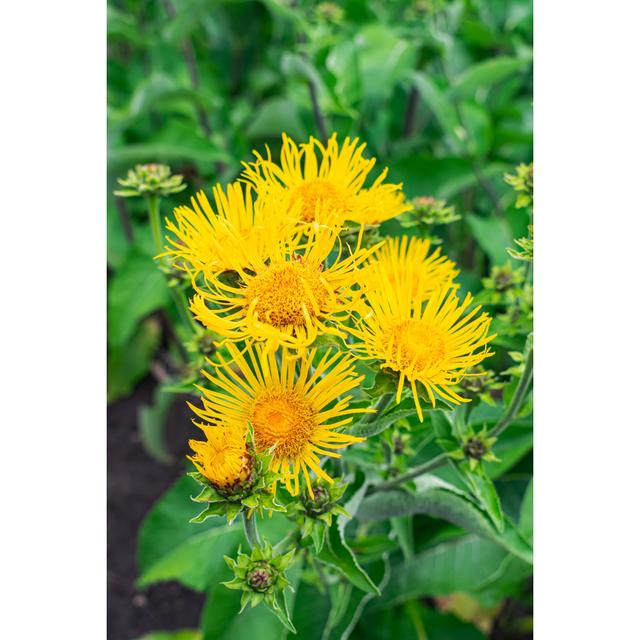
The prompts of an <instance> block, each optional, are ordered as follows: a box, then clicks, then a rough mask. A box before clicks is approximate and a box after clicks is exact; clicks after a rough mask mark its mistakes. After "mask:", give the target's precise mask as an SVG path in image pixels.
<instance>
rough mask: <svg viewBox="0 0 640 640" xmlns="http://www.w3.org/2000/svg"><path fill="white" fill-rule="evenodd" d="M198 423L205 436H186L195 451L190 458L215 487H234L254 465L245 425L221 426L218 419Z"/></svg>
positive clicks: (248, 475)
mask: <svg viewBox="0 0 640 640" xmlns="http://www.w3.org/2000/svg"><path fill="white" fill-rule="evenodd" d="M198 426H199V427H200V428H201V429H202V430H203V431H204V434H205V436H206V437H207V439H206V440H205V441H201V440H189V446H190V447H191V448H192V449H193V451H194V455H193V456H188V457H189V460H191V461H192V462H193V464H194V465H195V467H196V469H197V470H198V471H199V472H200V473H201V474H202V475H203V476H204V477H205V478H206V479H207V480H209V482H210V483H211V484H212V485H213V486H214V487H215V488H216V489H219V490H221V491H223V492H225V491H233V490H235V489H237V488H238V486H239V485H241V484H242V483H243V482H245V481H246V480H248V479H249V478H250V476H251V472H252V469H253V461H252V457H251V455H250V453H249V450H248V448H247V439H246V433H247V429H246V427H241V426H240V425H232V426H222V424H220V423H219V422H218V423H217V424H205V425H203V424H200V425H198Z"/></svg>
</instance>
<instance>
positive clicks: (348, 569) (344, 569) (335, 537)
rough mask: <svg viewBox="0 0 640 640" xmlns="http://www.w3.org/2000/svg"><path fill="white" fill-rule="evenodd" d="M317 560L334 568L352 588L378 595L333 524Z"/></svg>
mask: <svg viewBox="0 0 640 640" xmlns="http://www.w3.org/2000/svg"><path fill="white" fill-rule="evenodd" d="M318 559H319V560H321V561H322V562H325V563H327V564H329V565H331V566H333V567H335V568H336V569H337V570H338V571H340V573H342V575H344V577H345V578H347V579H348V580H350V581H351V582H352V583H353V585H354V586H356V587H357V588H358V589H361V590H362V591H365V592H367V593H376V594H377V593H379V592H378V587H377V586H376V585H375V583H374V582H373V581H372V580H371V578H370V577H369V575H368V574H367V572H366V571H365V570H364V569H363V568H362V567H361V566H360V564H359V563H358V560H357V559H356V556H355V554H354V553H353V551H352V550H351V549H350V548H349V546H348V545H347V543H346V541H345V539H344V536H343V534H342V533H341V532H340V531H339V529H338V525H337V523H336V522H334V523H333V524H332V525H331V528H330V529H329V531H328V532H327V537H326V540H325V543H324V547H323V549H322V551H321V552H320V553H319V554H318Z"/></svg>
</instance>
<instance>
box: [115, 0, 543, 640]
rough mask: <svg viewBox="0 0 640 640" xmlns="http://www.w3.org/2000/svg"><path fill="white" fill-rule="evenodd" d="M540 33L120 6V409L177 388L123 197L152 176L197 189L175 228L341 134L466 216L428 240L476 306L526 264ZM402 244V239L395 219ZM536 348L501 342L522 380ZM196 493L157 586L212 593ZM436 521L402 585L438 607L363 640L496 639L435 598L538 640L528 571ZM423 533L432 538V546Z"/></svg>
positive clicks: (494, 15) (344, 15)
mask: <svg viewBox="0 0 640 640" xmlns="http://www.w3.org/2000/svg"><path fill="white" fill-rule="evenodd" d="M532 35H533V34H532V7H531V2H530V0H514V1H507V0H466V1H464V0H455V1H452V2H445V1H438V0H418V1H416V2H404V1H396V0H393V1H389V0H387V1H368V2H367V1H365V0H351V1H347V2H343V3H336V4H334V5H332V4H330V3H316V2H285V1H284V0H281V1H276V0H263V1H261V2H246V1H234V0H231V1H226V2H225V1H216V0H161V1H154V0H148V1H144V0H136V1H134V0H119V1H116V0H109V3H108V145H109V149H108V154H109V156H108V193H109V195H108V206H107V226H108V274H109V275H108V278H109V281H108V311H109V317H108V335H109V344H108V398H109V401H110V402H114V401H116V400H119V399H120V400H122V399H123V398H126V397H127V396H128V395H129V394H131V393H132V392H133V390H134V389H135V386H136V385H137V384H139V383H140V381H142V380H143V379H145V377H147V376H148V375H149V373H150V371H153V372H154V374H155V376H156V377H160V378H162V377H163V376H169V377H171V376H174V375H176V372H175V371H173V370H172V365H171V350H172V346H171V340H170V335H169V332H168V328H169V326H170V325H171V324H172V323H176V322H177V318H176V316H175V309H174V306H173V303H172V300H171V297H170V295H169V292H168V289H167V287H166V283H165V279H164V277H163V275H162V274H161V273H160V272H159V271H158V269H157V267H156V265H155V264H154V263H153V261H152V259H151V257H152V256H153V254H154V248H153V242H152V238H151V233H150V230H149V228H148V223H147V217H146V216H147V214H146V210H145V208H144V203H143V202H142V201H139V200H127V201H126V202H125V201H123V200H118V199H116V198H115V197H114V196H113V195H111V193H112V191H113V189H114V188H116V178H117V177H118V176H121V175H124V173H125V172H126V170H127V169H128V168H129V167H131V166H132V165H133V164H135V163H143V162H151V161H157V162H166V163H168V164H170V165H171V167H172V169H173V171H174V172H176V173H181V174H183V175H184V176H185V181H186V182H187V183H188V184H189V188H188V190H187V191H185V192H184V193H182V194H178V195H176V196H174V197H173V198H171V199H165V200H163V201H162V205H161V206H162V213H163V214H165V215H166V214H168V213H169V212H170V210H171V207H172V206H173V205H174V204H177V203H179V202H181V201H184V200H185V199H186V195H187V194H190V193H193V192H195V191H196V190H197V189H200V188H204V189H207V190H208V189H209V188H210V186H211V185H212V184H213V183H214V182H216V181H220V182H223V183H226V182H228V181H229V180H232V179H234V178H235V177H237V175H238V174H239V172H240V170H241V165H240V162H241V161H242V160H249V159H250V156H251V150H252V149H254V148H256V149H260V148H262V147H263V145H264V144H265V143H268V144H270V145H271V146H272V148H273V147H274V146H275V147H278V145H279V139H280V134H281V132H282V131H283V130H285V131H287V132H288V133H289V134H290V135H291V136H293V137H294V139H296V140H298V141H302V140H303V139H304V138H306V137H308V136H309V135H316V136H322V135H323V133H325V132H332V131H337V132H338V134H339V136H345V135H352V136H360V137H361V138H362V139H363V140H364V141H366V142H367V145H368V146H367V148H368V152H369V153H370V154H371V155H374V156H376V157H377V158H378V164H379V165H380V166H381V167H382V166H389V168H390V172H389V179H390V180H391V181H393V182H403V183H404V188H405V192H406V193H407V195H408V197H415V196H420V195H429V196H435V197H438V198H443V199H446V200H447V201H448V202H449V203H450V204H453V205H455V207H456V211H457V212H458V213H459V214H461V216H462V217H461V219H460V220H459V221H458V222H456V223H453V224H451V225H447V226H443V227H442V228H438V229H433V230H430V232H431V231H433V233H434V235H441V236H442V237H443V249H444V251H445V253H447V254H448V255H449V256H450V257H451V258H452V259H453V260H455V261H457V262H458V264H459V266H460V267H461V268H462V273H461V276H460V277H459V281H460V282H461V283H462V285H463V288H467V289H469V290H471V291H472V292H474V293H476V292H478V291H479V290H480V288H481V279H482V278H483V277H486V276H487V275H488V274H489V271H490V268H491V266H499V265H503V264H505V262H508V261H509V257H508V256H507V254H506V253H505V247H508V246H512V245H513V238H520V237H522V236H526V235H527V224H528V223H529V216H528V214H527V213H526V212H525V211H524V210H522V209H516V208H515V206H514V203H515V196H514V193H513V190H512V189H511V188H510V187H509V186H508V185H506V184H505V183H504V180H503V175H504V173H505V172H513V170H514V166H515V165H517V164H518V163H520V162H530V161H531V159H532V49H531V48H532ZM385 230H386V232H387V233H389V234H396V233H400V232H402V231H403V230H402V229H401V227H400V225H399V224H398V222H397V221H391V222H389V223H387V224H386V225H385ZM414 232H415V230H414ZM523 340H524V338H523V337H522V336H521V335H517V334H515V335H511V336H508V335H503V336H501V338H500V341H501V344H500V346H502V347H504V353H501V354H499V355H498V361H497V362H495V363H492V366H493V368H494V369H496V370H498V371H502V370H504V369H506V368H507V367H508V366H510V365H511V364H513V363H512V362H511V361H510V360H509V358H508V356H507V355H506V352H507V350H508V349H513V350H521V349H522V348H523ZM171 400H172V398H171V397H170V398H167V394H162V395H161V394H156V398H155V404H154V405H152V406H151V407H150V408H148V409H146V412H143V413H142V415H143V416H144V417H143V418H142V420H141V421H140V422H141V429H142V431H141V437H142V438H143V440H144V438H145V437H147V439H148V440H149V437H148V436H149V434H153V433H155V431H154V424H155V423H158V422H162V421H163V420H164V418H165V413H166V411H167V410H168V407H169V406H170V404H171ZM145 424H146V425H147V430H146V431H145ZM145 434H146V435H145ZM517 435H518V436H521V437H522V438H523V439H522V442H521V443H520V446H519V448H518V449H517V455H513V456H511V458H509V464H503V465H501V469H500V472H499V476H500V477H499V478H497V480H496V486H497V488H498V490H499V493H500V495H501V498H502V500H503V506H504V508H505V511H508V512H510V513H512V514H514V517H519V514H520V509H521V503H522V500H523V496H527V495H528V492H527V494H525V491H526V490H527V487H528V485H529V479H530V475H531V452H530V449H531V438H530V432H529V431H527V430H526V429H522V430H521V432H519V433H518V434H517ZM147 444H148V446H149V448H150V450H151V452H152V453H153V454H154V455H155V456H156V458H158V459H160V460H162V459H163V458H164V459H165V461H166V459H167V458H168V453H167V451H166V449H165V448H164V446H163V444H162V443H161V442H157V441H154V440H153V438H151V439H150V441H148V442H147ZM189 490H190V488H189V487H188V486H186V485H184V483H182V484H181V483H180V482H179V483H178V484H177V485H176V486H175V487H174V489H172V493H170V494H168V495H167V497H166V498H163V500H164V502H163V503H162V504H161V505H160V509H158V507H157V506H156V508H155V511H154V512H152V514H151V517H153V518H155V521H154V522H155V524H154V529H155V530H158V531H160V534H159V535H160V536H161V537H162V536H164V538H163V539H162V540H160V541H158V540H154V541H153V543H149V544H148V545H147V547H145V546H144V544H143V543H144V529H143V534H142V536H141V540H142V542H141V545H142V547H141V554H140V557H139V560H140V566H141V572H142V574H143V581H144V580H146V582H147V583H152V582H154V580H157V579H177V580H178V581H180V582H181V583H182V584H185V585H187V586H188V587H191V588H196V589H198V590H202V591H207V590H215V588H216V587H215V584H214V583H213V582H211V576H212V575H215V571H216V570H217V569H216V568H215V567H207V568H206V569H207V571H206V573H203V572H202V567H200V568H199V569H198V568H193V567H192V568H186V569H185V567H184V566H182V567H181V568H180V549H181V546H180V543H182V542H184V541H186V540H187V539H188V540H189V544H191V545H193V544H203V545H206V544H207V541H210V533H209V534H207V531H209V530H207V531H205V534H204V535H203V537H202V539H198V540H195V541H194V540H193V539H192V538H189V536H192V532H190V531H187V529H188V528H187V527H185V523H186V521H187V516H188V515H189V513H190V512H189V511H188V509H189V508H190V504H189V502H188V498H187V497H186V496H188V494H189ZM151 506H152V505H151V504H149V508H151ZM185 509H187V512H186V513H185ZM163 518H165V519H164V520H163ZM433 524H434V523H433V522H431V519H430V518H427V517H426V516H417V523H416V526H415V532H416V540H415V546H416V552H418V553H420V554H423V555H422V556H420V562H419V563H416V564H415V565H410V563H409V564H408V565H407V566H408V567H409V568H408V569H407V570H406V571H407V572H408V573H407V576H405V578H403V579H405V580H408V581H409V582H411V581H412V580H413V582H411V584H412V585H413V587H412V589H413V591H412V595H413V596H419V597H420V598H427V599H430V600H428V601H427V602H428V603H430V604H431V606H426V607H421V608H419V609H418V610H417V611H416V610H414V609H412V607H413V605H412V602H415V600H409V601H407V598H399V599H398V600H397V602H396V601H394V602H389V601H387V602H386V604H385V602H384V601H383V603H382V604H381V603H378V604H377V605H375V606H374V607H373V608H370V607H369V608H368V609H367V612H366V618H367V624H366V627H364V626H363V625H356V628H355V631H354V635H353V636H352V637H362V638H364V637H367V638H374V637H375V638H378V637H379V638H387V637H393V636H395V635H402V636H407V637H414V636H415V637H426V636H420V629H423V630H424V629H427V630H428V638H429V640H433V639H434V638H435V639H436V640H438V639H439V638H442V639H443V640H444V639H445V638H461V639H463V640H464V639H466V638H470V639H471V638H482V637H485V636H484V632H483V631H481V630H480V629H479V628H478V625H477V624H476V625H474V624H471V623H469V621H468V620H467V621H463V620H461V617H462V618H465V615H463V614H461V612H460V611H458V616H454V615H451V614H446V613H443V610H445V609H446V607H443V606H435V604H437V603H436V601H434V600H433V599H434V598H442V597H445V596H449V595H450V594H452V593H458V592H466V593H472V594H475V596H476V597H477V596H478V594H481V593H483V591H484V593H485V594H486V593H487V591H488V592H491V589H492V588H494V590H495V591H496V592H495V593H493V596H492V597H489V596H487V597H486V598H485V599H484V606H485V609H491V607H502V608H503V609H504V608H505V604H504V598H505V597H507V596H508V597H509V598H510V600H509V603H511V604H509V606H511V607H512V609H513V608H514V605H513V602H516V605H517V606H515V610H516V615H515V618H514V620H510V619H509V615H511V614H510V613H509V612H507V613H508V614H509V615H507V614H505V616H504V625H506V626H505V628H508V630H507V631H504V633H505V634H507V635H499V634H500V633H502V631H500V629H498V630H497V631H496V630H495V629H494V631H493V632H492V633H493V635H492V636H491V637H495V638H497V637H527V636H526V635H522V634H523V633H526V627H527V625H528V619H527V616H526V615H524V616H523V615H522V611H523V610H524V611H525V612H526V611H527V610H528V609H527V608H528V606H529V605H528V604H527V595H526V594H527V589H526V577H527V576H526V575H520V574H518V573H517V572H516V571H514V572H513V576H512V578H513V579H512V580H511V582H509V580H508V579H507V580H506V581H505V580H502V581H500V580H497V581H495V580H494V582H491V580H490V578H491V576H492V573H493V574H495V573H499V574H500V575H501V576H502V577H504V576H505V574H506V577H507V578H509V572H510V571H512V570H513V566H511V565H510V564H509V562H508V561H507V560H505V557H503V556H498V555H496V554H497V553H498V552H497V551H496V549H497V547H496V545H493V544H492V543H489V542H485V541H478V539H476V538H475V537H474V536H466V537H464V538H463V539H462V540H461V543H460V544H456V545H455V553H453V552H446V551H447V549H449V547H447V548H445V549H444V551H443V547H441V546H437V545H436V543H437V542H441V541H442V540H443V539H446V538H447V537H448V536H449V533H447V531H444V530H442V529H441V528H440V529H439V528H438V527H437V526H435V527H434V526H433ZM145 526H146V527H147V530H148V529H149V527H150V526H151V525H149V521H147V523H146V524H145ZM421 531H423V532H426V531H429V532H430V533H429V536H431V539H429V538H427V537H424V536H423V537H420V532H421ZM434 532H435V533H434ZM208 535H209V537H207V536H208ZM439 536H440V538H439ZM451 548H454V546H453V545H451ZM154 554H155V555H154ZM172 554H173V555H172ZM424 554H426V555H424ZM429 554H431V555H429ZM440 555H443V556H444V560H441V559H440ZM429 561H431V562H432V564H429ZM158 562H159V563H160V569H158ZM163 562H164V564H163ZM447 562H449V564H447ZM411 566H413V567H414V568H413V569H411ZM163 567H164V568H163ZM167 567H168V568H167ZM154 568H155V571H156V575H154V573H153V570H154ZM145 569H146V571H145ZM220 570H221V568H220ZM194 571H195V573H193V572H194ZM198 571H200V573H198ZM505 585H506V586H505ZM523 585H524V586H523ZM507 587H509V588H507ZM218 595H219V594H218ZM225 595H226V594H225ZM219 597H220V598H223V596H221V595H219ZM213 600H214V599H213V598H210V599H209V602H213ZM480 600H482V598H480ZM299 602H304V597H303V598H301V599H300V598H299ZM501 603H502V604H501ZM523 603H524V604H523ZM309 604H310V603H309ZM315 604H317V606H313V607H310V608H309V610H308V611H305V612H304V616H303V617H304V618H305V619H306V620H307V621H308V625H309V626H308V631H307V632H306V633H307V635H305V634H304V632H301V633H300V637H301V638H304V639H305V640H306V639H307V638H312V637H316V636H314V635H313V633H314V628H315V627H316V626H317V625H316V622H314V621H321V620H323V619H324V618H326V616H327V615H328V609H327V610H323V609H322V607H324V606H325V604H326V606H327V607H328V606H329V605H330V603H325V602H322V603H314V605H315ZM440 604H442V603H440ZM463 604H464V603H463ZM383 605H384V606H383ZM390 605H394V606H390ZM209 606H211V605H209ZM221 606H222V605H221ZM234 606H235V605H234ZM300 606H303V605H300ZM474 606H475V605H474ZM462 608H464V606H463V607H462ZM467 608H468V607H467ZM472 609H473V607H472ZM257 611H258V610H257ZM233 613H235V611H234V612H233ZM252 615H253V617H252V618H251V617H249V618H243V619H244V620H245V621H244V622H238V621H236V620H235V618H233V617H229V618H228V620H227V622H228V624H227V626H224V625H223V626H222V627H215V625H220V624H222V623H220V619H219V617H218V618H215V621H214V618H213V617H212V616H211V615H210V612H209V611H208V610H207V608H206V607H205V610H204V612H203V628H204V630H205V636H204V637H205V638H214V637H215V638H227V637H232V636H235V637H236V638H237V637H243V638H244V637H249V635H250V634H252V633H253V630H254V629H258V628H259V629H260V637H262V638H265V639H269V638H271V637H274V638H275V637H279V636H278V634H279V633H280V629H279V628H278V626H277V625H274V624H273V620H275V618H274V619H273V620H271V618H269V614H268V613H266V614H264V615H265V616H266V618H265V619H260V618H259V615H260V614H258V613H255V615H254V614H253V613H252ZM482 615H488V614H486V611H485V610H484V609H483V610H482V611H479V610H476V609H474V610H473V611H471V613H469V615H466V618H468V619H470V618H473V616H476V618H477V617H478V616H480V617H481V616H482ZM492 615H493V614H492ZM247 620H248V621H247ZM276 622H277V621H276ZM476 623H477V620H476ZM317 624H319V622H317ZM500 624H502V622H501V623H500ZM242 625H245V626H242ZM247 625H248V626H247ZM251 625H255V627H252V626H251ZM479 626H480V627H482V625H481V624H480V625H479ZM213 627H215V629H214V628H213ZM245 627H246V628H245ZM494 627H495V625H494ZM508 633H511V634H512V635H508ZM518 633H520V634H521V635H517V634H518ZM270 634H271V635H270ZM496 634H498V635H496ZM513 634H515V635H513ZM157 637H158V638H160V637H161V636H157ZM195 637H199V636H197V635H195V634H191V635H185V636H184V638H185V640H186V639H187V638H195Z"/></svg>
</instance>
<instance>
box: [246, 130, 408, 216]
mask: <svg viewBox="0 0 640 640" xmlns="http://www.w3.org/2000/svg"><path fill="white" fill-rule="evenodd" d="M365 146H366V144H361V145H360V146H358V138H355V139H353V140H351V139H350V138H345V140H344V142H343V144H342V147H340V146H339V145H338V141H337V137H336V134H335V133H334V134H333V135H332V136H331V138H329V141H328V142H327V144H326V146H325V145H323V144H322V142H320V141H319V140H316V139H315V138H309V142H307V143H303V144H300V145H296V144H295V143H294V142H293V140H291V138H289V137H288V136H287V135H286V134H284V133H283V134H282V149H281V152H280V164H279V165H278V164H276V163H275V162H273V161H272V160H271V151H270V150H269V148H268V147H267V156H266V158H262V156H261V155H260V154H259V153H257V152H255V151H254V154H255V155H256V158H257V162H253V163H251V164H246V163H245V164H244V166H245V171H244V172H243V174H242V175H243V178H244V179H246V180H247V181H248V182H250V183H251V184H253V185H254V186H255V188H256V192H257V194H258V198H259V199H260V200H264V201H273V202H279V203H282V206H283V208H284V209H285V210H286V211H288V212H289V214H290V215H294V216H297V217H298V218H299V219H300V220H301V221H302V222H312V221H316V222H319V223H321V224H324V223H331V224H333V223H337V224H342V223H343V222H344V221H345V220H352V221H355V222H358V223H361V224H378V223H379V222H382V221H384V220H388V219H390V218H393V217H394V216H397V215H399V214H401V213H403V212H404V211H408V210H410V209H411V208H412V207H411V205H410V204H408V203H406V202H405V199H404V195H403V193H402V185H401V184H385V183H384V179H385V178H386V176H387V169H384V170H383V171H382V173H381V174H380V175H379V176H378V178H377V179H376V180H375V181H374V183H373V184H372V185H371V187H369V188H365V187H364V183H365V181H366V179H367V177H368V176H369V173H370V172H371V170H372V169H373V166H374V164H375V158H370V159H368V160H367V159H365V158H364V157H363V156H362V154H363V152H364V148H365Z"/></svg>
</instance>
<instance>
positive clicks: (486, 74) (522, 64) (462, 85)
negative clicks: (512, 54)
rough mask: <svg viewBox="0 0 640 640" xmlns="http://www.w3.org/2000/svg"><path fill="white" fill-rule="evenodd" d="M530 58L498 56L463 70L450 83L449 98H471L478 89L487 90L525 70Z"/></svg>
mask: <svg viewBox="0 0 640 640" xmlns="http://www.w3.org/2000/svg"><path fill="white" fill-rule="evenodd" d="M530 64H531V58H530V57H524V58H508V57H506V56H500V57H497V58H492V59H490V60H483V61H482V62H478V63H477V64H475V65H473V66H471V67H468V68H467V69H465V70H464V71H463V72H462V73H461V74H460V75H459V76H458V77H457V78H456V79H455V80H454V81H453V83H452V85H451V89H450V91H449V96H450V97H451V98H452V99H459V98H465V97H471V96H473V95H474V94H475V92H476V91H477V90H478V89H488V88H490V87H491V86H492V85H494V84H496V83H498V82H500V81H502V80H505V79H507V78H508V77H509V76H511V75H513V74H514V73H517V72H519V71H522V70H523V69H526V68H527V67H528V66H529V65H530Z"/></svg>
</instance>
